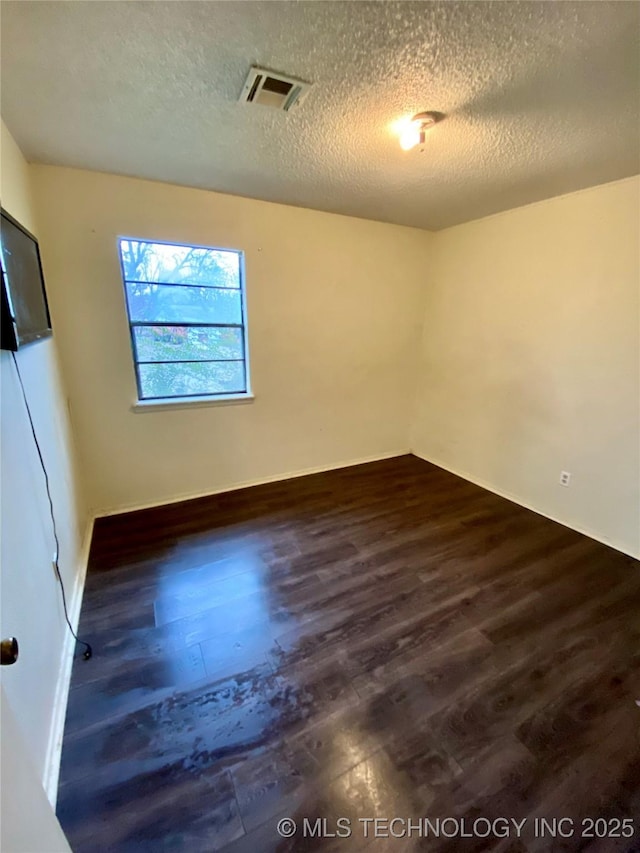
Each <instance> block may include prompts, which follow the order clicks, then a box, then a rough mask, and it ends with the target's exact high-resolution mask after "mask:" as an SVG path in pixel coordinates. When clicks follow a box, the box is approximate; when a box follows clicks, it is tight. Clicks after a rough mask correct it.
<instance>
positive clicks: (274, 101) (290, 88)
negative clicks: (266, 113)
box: [240, 66, 312, 112]
mask: <svg viewBox="0 0 640 853" xmlns="http://www.w3.org/2000/svg"><path fill="white" fill-rule="evenodd" d="M311 85H312V84H311V83H305V82H303V81H302V80H296V79H295V77H286V76H285V75H284V74H278V73H276V72H275V71H267V70H266V69H265V68H256V67H255V66H253V67H252V68H251V70H250V71H249V76H248V77H247V79H246V82H245V84H244V87H243V89H242V94H241V95H240V101H242V102H243V103H246V104H262V105H263V106H265V107H272V108H273V109H276V110H284V111H285V112H287V111H288V110H290V109H291V108H292V107H297V106H299V105H300V104H301V103H302V101H303V100H304V99H305V97H306V95H307V93H308V92H309V89H310V88H311Z"/></svg>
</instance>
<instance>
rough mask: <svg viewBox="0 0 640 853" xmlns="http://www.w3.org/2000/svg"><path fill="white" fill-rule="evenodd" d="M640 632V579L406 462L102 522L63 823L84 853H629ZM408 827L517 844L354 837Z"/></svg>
mask: <svg viewBox="0 0 640 853" xmlns="http://www.w3.org/2000/svg"><path fill="white" fill-rule="evenodd" d="M639 614H640V564H639V563H638V562H637V561H635V560H632V559H631V558H629V557H626V556H624V555H623V554H620V553H617V552H615V551H613V550H612V549H610V548H607V547H606V546H604V545H602V544H600V543H597V542H594V541H593V540H590V539H587V538H586V537H584V536H581V535H580V534H578V533H575V532H574V531H572V530H569V529H567V528H565V527H563V526H562V525H559V524H557V523H555V522H552V521H549V520H548V519H546V518H543V517H542V516H539V515H536V514H535V513H533V512H531V511H529V510H526V509H523V508H522V507H519V506H517V505H515V504H513V503H510V502H509V501H506V500H504V499H502V498H499V497H497V496H495V495H493V494H491V493H489V492H487V491H485V490H483V489H480V488H479V487H477V486H474V485H473V484H471V483H469V482H466V481H464V480H462V479H460V478H458V477H455V476H453V475H451V474H449V473H447V472H445V471H443V470H442V469H439V468H437V467H436V466H433V465H430V464H429V463H426V462H423V461H421V460H418V459H416V458H415V457H412V456H403V457H397V458H395V459H389V460H384V461H381V462H374V463H368V464H365V465H358V466H353V467H351V468H345V469H340V470H336V471H331V472H327V473H324V474H314V475H311V476H308V477H301V478H297V479H294V480H290V481H285V482H279V483H271V484H266V485H263V486H257V487H253V488H249V489H243V490H239V491H235V492H229V493H227V494H221V495H216V496H212V497H209V498H199V499H197V500H193V501H185V502H183V503H178V504H173V505H170V506H164V507H157V508H154V509H150V510H143V511H138V512H133V513H127V514H123V515H119V516H113V517H110V518H102V519H98V520H97V521H96V526H95V531H94V538H93V542H92V546H91V553H90V559H89V571H88V577H87V584H86V590H85V597H84V602H83V607H82V614H81V620H80V626H79V631H80V634H81V635H83V636H86V637H87V638H88V639H89V640H90V641H91V642H92V644H93V646H94V657H93V658H92V659H91V661H89V662H85V661H83V660H82V659H79V660H77V661H76V662H75V664H74V670H73V675H72V685H71V690H70V696H69V706H68V712H67V722H66V728H65V739H64V745H63V755H62V767H61V777H60V789H59V797H58V815H59V817H60V820H61V823H62V825H63V828H64V829H65V831H66V833H67V835H68V837H69V839H70V842H71V846H72V848H73V850H74V851H75V853H85V851H86V853H89V851H91V853H95V851H110V853H129V851H150V853H153V851H165V850H172V851H174V850H175V851H177V850H188V851H190V853H205V851H206V852H207V853H208V851H212V850H223V851H225V853H234V851H235V853H238V851H251V853H263V851H269V850H273V851H276V850H278V851H306V850H322V851H324V853H327V851H352V850H369V849H374V850H380V851H394V853H397V851H405V850H406V851H413V850H433V851H445V853H452V851H465V853H470V851H481V850H491V851H497V853H534V851H535V853H538V851H540V852H541V853H542V851H556V850H557V851H583V850H586V851H590V853H613V851H622V853H631V851H638V850H640V736H639V733H640V707H639V706H638V704H637V700H640V615H639ZM396 816H397V817H400V818H403V819H408V818H411V819H416V820H417V819H419V818H424V817H430V818H432V819H437V818H440V819H444V818H445V817H449V818H451V819H452V820H454V819H455V820H457V821H463V820H464V821H467V822H468V823H473V821H474V820H476V819H477V818H481V819H482V818H486V819H488V820H494V819H495V818H497V817H500V816H502V817H506V818H513V819H517V820H525V826H524V829H523V831H522V834H521V835H517V834H516V833H515V831H513V828H512V831H511V832H510V834H509V835H508V836H506V837H499V836H495V835H493V836H491V837H489V838H484V837H480V836H479V835H475V836H471V837H465V838H461V837H459V836H455V837H445V836H440V837H437V838H436V837H433V836H430V837H429V838H426V837H423V836H420V837H418V836H416V835H415V834H414V835H413V836H411V837H409V836H404V837H401V838H397V837H396V838H394V837H389V836H386V837H383V836H380V837H377V838H375V839H372V838H371V837H369V838H367V837H365V836H364V835H363V832H362V826H361V825H359V824H358V820H359V819H360V818H369V817H371V818H376V817H378V818H384V817H386V818H392V817H396ZM562 816H566V817H568V818H571V819H572V820H573V821H574V822H576V824H579V822H580V821H581V820H582V819H583V818H584V817H593V818H597V817H602V818H604V819H606V820H614V819H622V818H631V819H632V820H634V821H635V825H634V836H633V837H632V838H605V839H598V838H589V839H586V838H581V837H580V835H579V834H576V835H574V836H573V837H571V838H555V839H550V838H548V837H545V838H541V837H536V834H535V833H534V819H535V818H536V817H538V818H539V817H544V818H549V819H552V818H554V817H555V818H557V817H562ZM283 817H292V818H294V819H295V820H296V822H297V823H298V832H297V833H296V834H295V835H294V836H293V837H292V838H290V839H283V838H282V837H280V836H279V835H278V833H277V831H276V824H277V821H278V820H279V819H280V818H283ZM305 817H307V818H309V819H311V820H312V822H313V821H315V819H316V818H318V817H320V818H326V820H327V829H330V828H331V826H332V824H335V821H336V820H337V818H338V817H346V818H349V819H350V820H351V821H352V826H353V829H354V831H353V833H352V835H351V837H350V838H348V839H345V838H338V837H335V836H331V837H325V838H319V837H315V836H314V837H303V835H302V834H301V831H300V827H301V826H302V824H303V821H304V818H305ZM334 828H335V826H334Z"/></svg>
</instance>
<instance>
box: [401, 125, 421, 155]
mask: <svg viewBox="0 0 640 853" xmlns="http://www.w3.org/2000/svg"><path fill="white" fill-rule="evenodd" d="M421 136H422V127H421V124H420V122H418V121H412V122H411V124H408V125H407V127H406V128H405V130H403V131H402V134H401V135H400V148H402V150H403V151H409V150H410V149H411V148H415V147H416V145H419V144H420V138H421Z"/></svg>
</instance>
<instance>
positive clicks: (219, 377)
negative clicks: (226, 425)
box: [119, 238, 250, 401]
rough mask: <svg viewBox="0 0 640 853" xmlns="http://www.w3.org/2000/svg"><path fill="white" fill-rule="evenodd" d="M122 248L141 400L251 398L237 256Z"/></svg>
mask: <svg viewBox="0 0 640 853" xmlns="http://www.w3.org/2000/svg"><path fill="white" fill-rule="evenodd" d="M119 245H120V260H121V263H122V278H123V280H124V288H125V294H126V303H127V312H128V315H129V327H130V330H131V346H132V349H133V361H134V364H135V369H136V378H137V382H138V397H139V399H140V401H144V400H151V401H152V400H158V401H162V400H174V399H176V398H185V399H189V398H195V397H211V398H215V397H224V396H229V395H231V396H242V395H249V393H250V392H249V377H248V365H247V347H246V326H245V305H244V281H243V256H242V252H237V251H234V250H232V249H208V248H205V247H201V246H182V245H177V244H173V243H151V242H147V241H143V240H131V239H129V238H122V239H121V240H120V241H119Z"/></svg>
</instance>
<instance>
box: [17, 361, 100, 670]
mask: <svg viewBox="0 0 640 853" xmlns="http://www.w3.org/2000/svg"><path fill="white" fill-rule="evenodd" d="M11 357H12V358H13V363H14V365H15V368H16V374H17V376H18V382H19V383H20V389H21V391H22V399H23V400H24V405H25V408H26V410H27V416H28V418H29V424H30V426H31V434H32V435H33V441H34V443H35V446H36V450H37V451H38V459H39V460H40V466H41V468H42V473H43V474H44V482H45V486H46V489H47V498H48V499H49V512H50V514H51V524H52V527H53V538H54V541H55V543H56V551H55V556H54V558H53V565H54V568H55V570H56V577H57V578H58V582H59V584H60V592H61V594H62V607H63V609H64V618H65V621H66V623H67V625H68V627H69V630H70V631H71V636H72V637H73V639H74V640H75V641H76V643H80V645H82V646H84V647H85V650H84V652H83V653H82V657H83V658H84V659H85V660H89V658H90V657H91V655H92V654H93V650H92V649H91V646H90V645H89V643H85V641H84V640H81V639H80V638H79V637H78V635H77V634H76V632H75V631H74V630H73V625H72V624H71V620H70V619H69V612H68V610H67V596H66V594H65V590H64V583H63V581H62V575H61V574H60V566H59V564H58V560H59V558H60V540H59V539H58V528H57V526H56V517H55V513H54V510H53V499H52V497H51V487H50V484H49V473H48V472H47V467H46V465H45V464H44V458H43V456H42V451H41V449H40V442H39V441H38V436H37V434H36V428H35V426H34V423H33V417H32V416H31V409H30V407H29V400H28V399H27V392H26V391H25V388H24V382H23V381H22V375H21V373H20V368H19V367H18V360H17V359H16V354H15V352H12V353H11Z"/></svg>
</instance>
